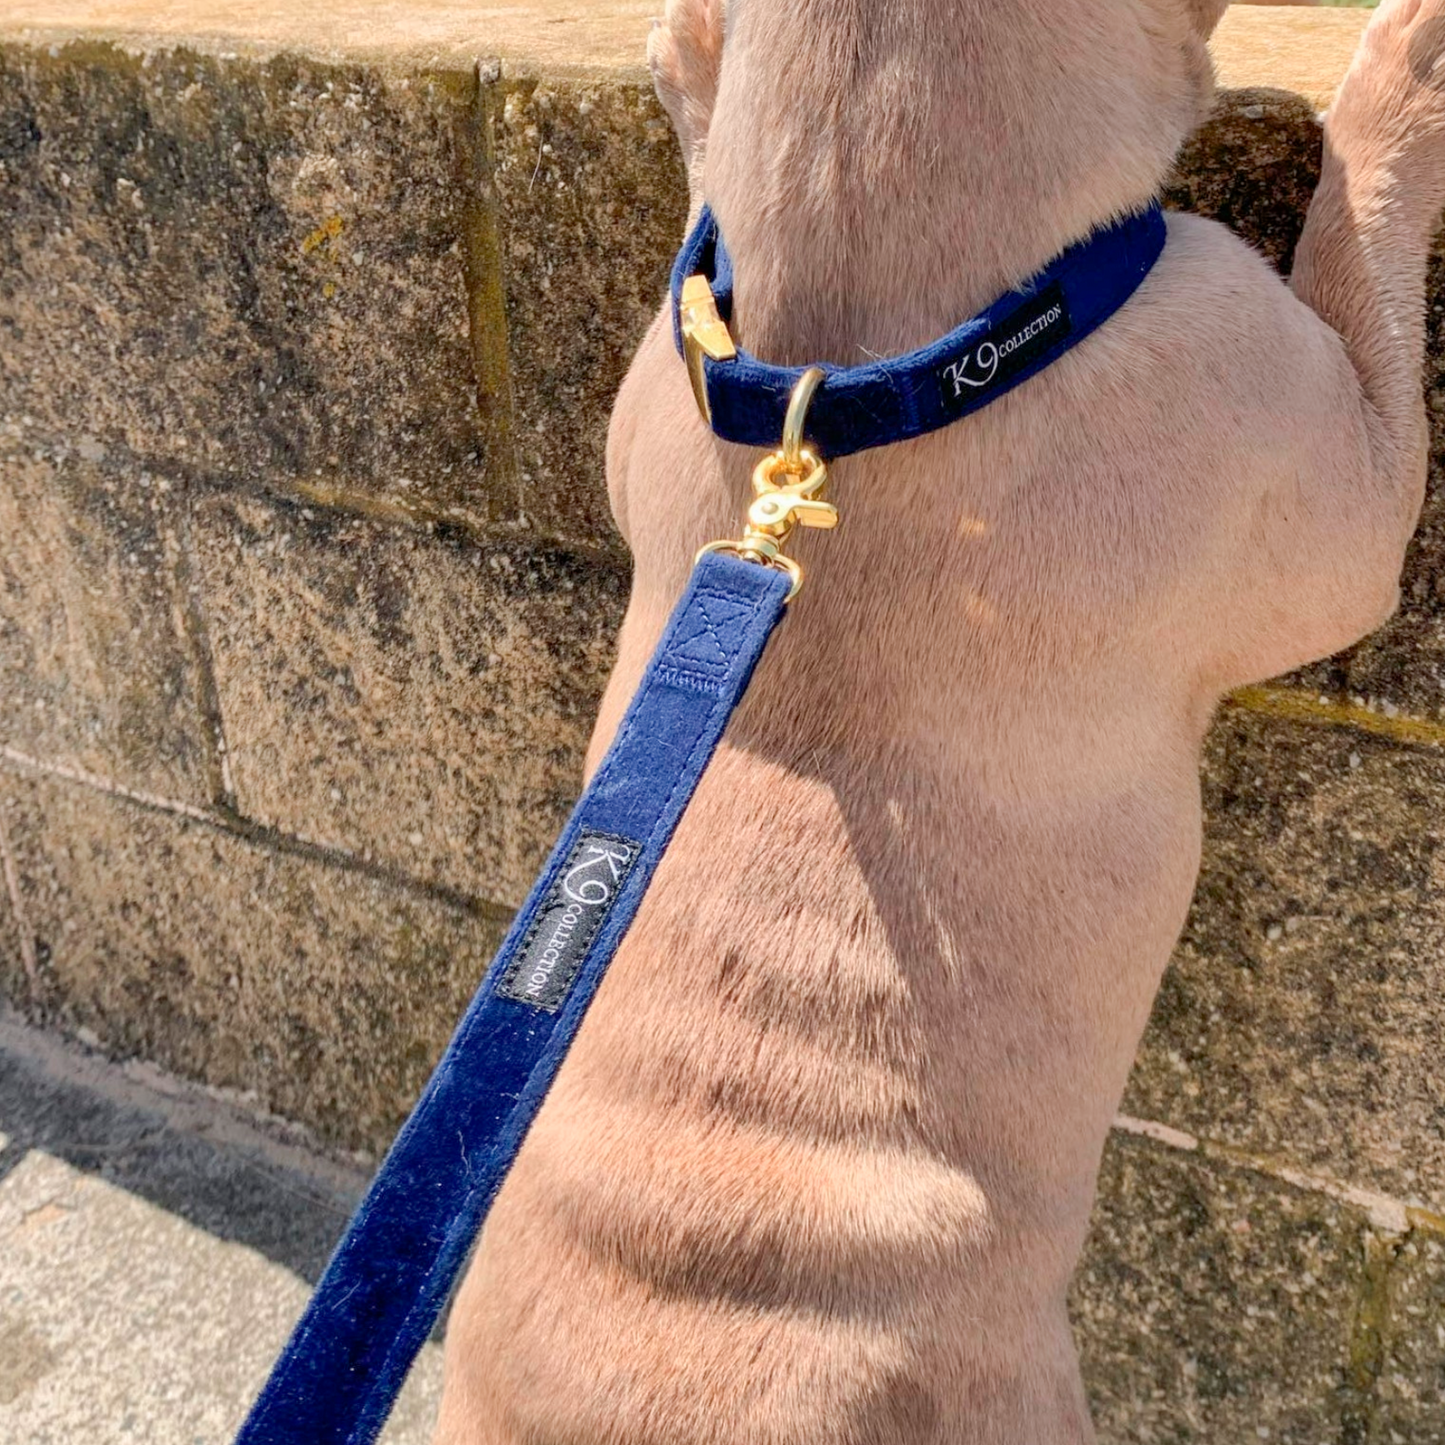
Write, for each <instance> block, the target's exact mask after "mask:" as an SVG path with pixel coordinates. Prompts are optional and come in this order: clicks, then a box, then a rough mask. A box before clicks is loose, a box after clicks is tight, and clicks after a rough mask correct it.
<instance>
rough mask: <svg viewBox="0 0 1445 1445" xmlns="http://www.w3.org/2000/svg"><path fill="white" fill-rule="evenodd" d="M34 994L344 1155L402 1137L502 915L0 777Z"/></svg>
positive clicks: (88, 795) (72, 1024) (106, 1038)
mask: <svg viewBox="0 0 1445 1445" xmlns="http://www.w3.org/2000/svg"><path fill="white" fill-rule="evenodd" d="M0 818H3V825H4V829H5V836H6V837H7V838H8V839H9V842H10V847H11V849H12V851H13V853H14V855H15V861H16V872H17V875H18V883H19V896H20V908H21V910H22V912H23V918H22V920H21V921H22V925H23V927H24V929H25V931H26V934H27V936H28V937H30V938H31V939H32V940H33V942H34V950H35V958H36V962H37V967H38V973H39V979H40V990H39V995H38V997H37V996H36V995H35V993H34V991H33V990H32V989H31V988H30V986H29V985H28V984H27V982H26V980H25V979H24V978H23V977H16V976H15V974H14V963H15V960H14V958H13V957H11V956H7V955H4V954H0V968H4V970H5V972H4V974H3V975H0V995H3V996H5V997H7V998H9V999H11V1000H13V1001H17V1002H23V1003H25V1005H26V1011H27V1013H28V1014H29V1015H30V1016H31V1017H32V1018H37V1019H40V1020H43V1021H47V1022H49V1023H51V1024H57V1025H60V1026H61V1027H63V1028H64V1029H66V1030H67V1031H68V1032H72V1033H76V1032H79V1031H80V1030H85V1031H86V1034H85V1036H86V1037H89V1038H93V1040H94V1041H96V1042H97V1043H98V1044H99V1045H100V1046H101V1047H104V1048H105V1049H106V1050H107V1051H108V1052H110V1053H112V1054H115V1055H122V1056H139V1057H141V1058H144V1059H149V1060H152V1061H154V1062H156V1063H159V1064H161V1065H162V1066H163V1067H165V1068H168V1069H171V1070H173V1071H174V1072H176V1073H179V1074H182V1075H185V1076H187V1077H190V1078H197V1079H204V1080H205V1081H206V1082H207V1083H210V1084H215V1085H220V1086H223V1087H227V1088H232V1089H238V1090H242V1091H244V1092H245V1093H246V1094H247V1095H248V1096H249V1097H250V1098H251V1100H252V1101H253V1102H254V1103H255V1104H257V1105H259V1106H260V1107H262V1108H265V1109H267V1110H269V1111H271V1112H273V1113H278V1114H281V1115H283V1116H285V1117H288V1118H292V1119H296V1120H298V1121H300V1122H302V1123H305V1124H308V1125H310V1126H312V1127H314V1128H315V1129H317V1130H318V1131H319V1132H320V1133H321V1134H322V1135H323V1136H324V1137H325V1138H327V1139H328V1140H330V1141H331V1142H333V1143H334V1144H337V1145H341V1146H343V1147H347V1148H370V1149H373V1150H379V1149H381V1148H383V1147H384V1146H385V1145H386V1144H387V1143H389V1142H390V1139H391V1136H392V1134H393V1133H394V1131H395V1129H396V1127H397V1125H398V1124H399V1123H400V1122H401V1120H402V1119H403V1118H404V1117H405V1115H406V1113H407V1110H408V1109H409V1108H410V1106H411V1104H412V1102H413V1100H414V1099H415V1097H416V1095H417V1094H418V1092H419V1091H420V1089H421V1086H422V1084H423V1083H424V1082H425V1080H426V1077H427V1075H428V1074H429V1072H430V1070H431V1067H432V1065H433V1064H434V1063H435V1061H436V1059H437V1058H438V1057H439V1056H440V1054H441V1052H442V1049H443V1047H444V1045H445V1043H446V1040H447V1039H448V1038H449V1037H450V1034H451V1030H452V1027H453V1026H454V1024H455V1022H456V1020H457V1019H458V1018H459V1017H460V1015H461V1013H462V1010H463V1008H464V1007H465V1004H466V1001H467V999H468V998H469V997H470V996H471V994H472V992H473V990H474V988H475V986H476V984H477V982H478V981H479V980H480V978H481V976H482V974H483V972H484V971H485V970H486V967H487V965H488V963H489V962H490V961H491V957H492V955H493V953H494V952H495V950H496V946H497V944H498V943H499V942H500V935H501V931H502V923H503V920H501V919H500V918H497V917H495V916H487V915H483V914H479V913H477V912H475V911H472V910H468V909H465V908H461V907H457V906H455V905H452V904H448V903H445V902H441V901H437V900H436V899H433V898H430V897H427V896H426V895H424V894H419V893H418V892H416V891H415V890H413V889H411V888H409V887H406V886H404V885H402V884H400V883H396V882H392V881H389V880H387V879H385V878H380V877H377V876H374V875H368V874H367V873H364V872H360V871H353V870H346V869H339V868H337V867H335V866H333V865H331V864H329V863H327V862H326V861H324V860H322V859H318V858H316V857H314V856H306V855H305V854H304V853H298V852H295V851H292V852H282V851H277V850H276V849H275V848H273V847H270V846H266V845H265V844H264V843H263V842H255V841H248V840H246V839H243V838H240V837H237V836H236V835H234V834H232V833H228V832H224V831H222V830H220V829H218V828H216V827H214V826H212V825H211V824H209V823H205V822H201V821H198V820H195V819H192V818H187V817H183V816H176V815H174V814H169V813H164V812H159V811H156V810H153V809H147V808H142V807H138V806H136V805H135V804H133V803H131V802H128V801H126V800H123V799H117V798H111V797H107V796H105V795H104V794H102V793H98V792H96V791H95V790H93V789H89V788H82V787H76V786H74V785H72V784H69V783H65V782H60V781H57V780H55V779H52V778H49V777H45V776H38V775H31V774H25V773H21V772H16V771H12V770H8V769H0Z"/></svg>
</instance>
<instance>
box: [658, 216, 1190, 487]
mask: <svg viewBox="0 0 1445 1445" xmlns="http://www.w3.org/2000/svg"><path fill="white" fill-rule="evenodd" d="M1164 239H1165V224H1164V215H1163V212H1162V211H1161V210H1160V209H1159V207H1158V206H1157V205H1154V206H1150V207H1149V208H1148V209H1147V210H1144V211H1141V212H1139V213H1138V214H1137V215H1133V216H1129V217H1127V218H1126V219H1124V220H1122V221H1118V222H1116V223H1115V224H1114V225H1112V226H1106V227H1104V228H1103V229H1102V230H1098V231H1095V232H1094V233H1093V235H1091V236H1089V237H1087V238H1086V239H1085V240H1083V241H1080V242H1079V243H1078V244H1077V245H1074V246H1071V247H1069V249H1068V250H1067V251H1065V252H1064V253H1063V254H1062V255H1061V256H1059V257H1058V258H1057V259H1055V260H1054V261H1052V262H1051V263H1050V264H1049V265H1048V266H1046V267H1045V268H1044V269H1043V270H1042V271H1040V272H1039V274H1038V275H1037V276H1035V277H1034V278H1033V279H1032V280H1030V281H1029V282H1027V283H1026V284H1025V285H1023V286H1021V287H1020V288H1019V289H1018V290H1017V291H1011V292H1009V293H1008V294H1007V295H1006V296H1002V297H1000V298H999V299H998V300H997V301H995V302H994V303H993V305H992V306H990V307H989V308H988V309H987V310H986V311H983V312H980V313H979V315H977V316H975V317H974V318H973V319H972V320H970V321H966V322H964V323H963V324H962V325H961V326H958V327H955V328H954V329H953V330H952V331H950V332H949V333H948V334H947V335H946V336H943V337H940V338H939V339H938V340H937V341H935V342H933V343H932V344H931V345H929V346H925V347H923V348H922V349H921V350H919V351H912V352H909V353H908V354H907V355H906V356H891V357H888V358H887V359H886V360H881V361H876V362H871V363H869V364H867V365H863V366H849V367H840V366H828V365H824V366H823V368H822V369H823V372H824V381H823V384H822V386H821V388H820V389H819V391H818V393H817V395H816V396H815V397H814V398H813V403H812V406H811V407H810V408H809V410H808V426H807V440H808V442H809V444H810V445H811V446H812V448H813V450H814V451H816V452H817V453H818V455H819V456H823V457H827V458H828V459H829V460H830V461H831V460H833V459H834V458H835V457H844V456H848V455H850V454H851V453H853V452H860V451H863V450H865V449H866V448H868V447H881V446H888V445H891V444H892V443H893V442H901V441H907V440H908V439H909V438H911V437H916V436H922V435H923V434H924V433H925V432H930V431H936V430H938V429H939V428H940V427H944V426H947V425H948V424H949V423H950V422H955V421H957V420H959V418H960V417H965V416H967V415H969V413H970V412H975V411H978V410H979V409H980V408H982V407H985V406H987V405H988V404H989V403H990V402H991V401H996V400H997V399H998V398H999V397H1000V396H1002V395H1003V393H1004V392H1006V391H1009V390H1011V389H1012V388H1013V387H1015V386H1018V385H1019V384H1020V383H1021V382H1024V381H1027V380H1028V379H1029V377H1031V376H1033V375H1035V374H1036V373H1037V372H1040V371H1042V370H1043V369H1044V368H1045V367H1046V366H1048V365H1049V364H1050V362H1053V361H1056V360H1057V359H1058V358H1059V357H1060V356H1062V355H1063V353H1064V352H1066V351H1067V350H1069V348H1070V347H1072V346H1076V345H1077V344H1078V343H1079V342H1080V341H1082V340H1083V339H1084V337H1086V336H1087V335H1089V333H1090V332H1091V331H1094V330H1095V329H1096V328H1097V327H1099V326H1101V325H1102V324H1103V323H1104V322H1105V321H1107V320H1108V319H1109V317H1111V316H1112V315H1113V314H1114V313H1115V312H1116V311H1117V310H1118V309H1119V308H1120V307H1121V306H1122V305H1123V304H1124V303H1125V302H1126V301H1127V300H1128V299H1129V298H1130V296H1132V295H1133V294H1134V292H1135V291H1136V290H1137V289H1138V288H1139V285H1140V283H1141V282H1142V281H1143V280H1144V278H1145V276H1147V275H1148V274H1149V272H1150V270H1151V269H1152V268H1153V265H1154V262H1155V261H1157V260H1158V259H1159V253H1160V252H1161V251H1162V250H1163V249H1164ZM694 275H701V276H704V277H706V278H707V280H708V281H709V282H710V283H711V286H712V292H713V297H714V299H715V300H716V302H717V308H718V313H719V315H720V316H721V317H722V319H723V321H727V320H729V318H730V317H731V315H732V303H733V268H732V260H731V258H730V257H729V256H728V252H727V247H726V246H725V245H724V244H723V239H722V235H721V233H720V232H719V230H718V226H717V222H716V220H715V219H714V218H713V214H712V212H711V211H710V210H709V209H708V208H707V207H704V208H703V212H702V215H701V217H700V218H699V220H698V222H697V225H696V226H694V227H693V229H692V232H691V234H690V235H689V236H688V238H687V241H686V242H685V243H684V245H683V248H682V250H681V252H680V253H679V254H678V258H677V263H676V264H675V265H674V267H673V270H672V316H673V337H674V340H675V341H676V343H677V348H678V350H679V351H681V350H682V349H683V344H682V324H681V317H680V303H681V298H682V285H683V282H684V281H686V280H687V278H688V277H689V276H694ZM702 365H703V375H704V377H705V381H706V387H707V399H708V404H709V407H710V409H711V416H710V417H709V420H710V421H711V423H712V429H713V430H714V431H715V432H716V433H717V434H718V436H720V437H722V438H723V439H724V440H726V441H730V442H742V443H744V444H746V445H748V446H759V447H774V446H776V445H777V444H778V438H779V437H780V436H781V435H782V430H783V417H784V414H785V413H786V411H787V409H788V398H789V397H790V396H791V395H792V392H793V387H794V386H795V385H796V384H797V381H798V378H799V377H800V376H801V375H802V374H803V370H804V368H802V367H800V366H798V367H788V366H769V365H768V364H766V363H765V362H761V361H759V360H758V359H757V358H756V357H754V356H750V355H749V354H748V353H747V352H746V351H743V350H741V349H739V351H738V353H737V355H736V356H735V357H734V358H732V359H731V360H727V361H718V360H714V359H713V358H712V357H707V358H705V359H704V361H703V363H702Z"/></svg>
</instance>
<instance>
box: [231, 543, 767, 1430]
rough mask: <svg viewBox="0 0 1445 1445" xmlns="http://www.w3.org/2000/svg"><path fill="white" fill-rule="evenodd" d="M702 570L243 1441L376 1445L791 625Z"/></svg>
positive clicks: (736, 567)
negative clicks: (738, 714) (778, 631)
mask: <svg viewBox="0 0 1445 1445" xmlns="http://www.w3.org/2000/svg"><path fill="white" fill-rule="evenodd" d="M788 587H789V579H788V578H787V576H786V575H785V574H784V573H782V572H779V571H776V570H775V569H773V568H771V567H760V566H757V565H755V564H753V563H750V562H744V561H742V560H740V559H738V558H736V557H731V556H725V555H719V554H716V553H714V554H711V555H708V556H705V557H703V558H702V560H701V561H700V562H699V563H698V565H697V568H696V570H695V571H694V573H693V577H692V581H691V583H690V585H689V587H688V589H687V592H686V594H685V595H684V596H683V599H682V601H681V602H680V603H679V604H678V607H677V610H676V611H675V612H674V613H673V615H672V619H671V621H670V622H669V623H668V627H667V631H666V632H665V633H664V635H663V638H662V641H661V643H660V644H659V645H658V648H657V651H656V652H655V653H654V654H653V658H652V661H651V663H650V664H649V665H648V669H647V673H646V675H645V676H644V678H643V681H642V686H641V688H640V689H639V690H638V693H637V695H636V697H635V698H634V699H633V701H632V705H631V706H630V707H629V708H628V711H627V715H626V717H625V718H624V719H623V721H622V725H621V727H620V728H619V730H618V733H617V738H616V740H615V741H614V742H613V744H612V747H611V749H610V750H609V752H608V754H607V756H606V758H605V759H604V760H603V762H602V765H601V766H600V767H599V768H598V770H597V773H596V775H595V776H594V777H593V779H592V781H591V783H590V784H589V785H588V787H587V790H586V792H584V793H583V795H582V798H581V800H580V801H579V802H578V804H577V806H576V808H575V809H574V810H573V813H572V816H571V818H570V819H569V820H568V823H567V826H566V828H565V830H564V831H563V833H562V837H561V839H560V840H559V841H558V843H557V846H556V848H555V849H554V850H553V852H552V856H551V858H550V859H549V860H548V862H547V866H546V867H545V869H544V870H543V872H542V876H541V877H540V878H539V879H538V881H537V884H536V886H535V887H534V888H533V890H532V892H531V894H530V896H529V897H528V899H527V901H526V903H525V904H524V905H523V907H522V911H521V912H520V913H519V914H518V915H517V918H516V920H515V922H514V923H513V924H512V928H511V931H510V932H509V933H508V934H507V937H506V939H505V941H504V942H503V944H502V947H501V951H500V952H499V953H498V954H497V957H496V959H495V961H494V962H493V964H492V966H491V968H490V969H489V970H488V972H487V976H486V978H485V980H484V981H483V983H482V986H481V988H480V990H479V991H478V993H477V995H476V997H475V998H474V999H473V1000H472V1003H471V1006H470V1007H469V1008H468V1010H467V1013H466V1015H465V1017H464V1018H463V1019H462V1022H461V1025H460V1027H459V1028H458V1029H457V1032H456V1034H455V1036H454V1037H453V1039H452V1042H451V1045H450V1047H449V1048H448V1049H447V1052H446V1054H445V1055H444V1057H443V1058H442V1061H441V1063H440V1064H439V1065H438V1066H437V1070H436V1072H435V1073H434V1074H433V1075H432V1078H431V1082H430V1083H429V1084H428V1085H427V1087H426V1091H425V1092H424V1093H423V1095H422V1097H421V1101H420V1102H419V1103H418V1104H417V1106H416V1109H415V1111H414V1112H413V1113H412V1116H411V1118H410V1119H408V1120H407V1123H406V1125H405V1127H404V1128H403V1129H402V1131H401V1133H400V1134H399V1135H398V1136H397V1139H396V1142H395V1143H394V1144H393V1145H392V1147H391V1151H390V1153H389V1154H388V1155H387V1157H386V1161H385V1163H384V1164H383V1165H382V1168H381V1171H380V1173H379V1174H378V1175H377V1177H376V1179H375V1181H374V1182H373V1184H372V1186H371V1188H370V1191H369V1192H368V1193H367V1196H366V1198H365V1200H363V1202H362V1204H361V1207H360V1208H359V1209H358V1210H357V1212H356V1215H355V1217H354V1218H353V1219H352V1221H351V1224H350V1226H349V1228H348V1229H347V1231H346V1235H345V1237H344V1238H343V1239H342V1241H341V1243H340V1244H339V1245H338V1246H337V1249H336V1252H335V1254H334V1255H333V1256H332V1258H331V1262H330V1264H328V1265H327V1267H326V1273H325V1274H324V1275H323V1276H322V1278H321V1282H320V1283H319V1284H318V1285H317V1287H316V1292H315V1294H314V1295H313V1297H312V1299H311V1303H310V1304H309V1305H308V1306H307V1309H306V1312H305V1314H304V1315H303V1316H302V1317H301V1321H300V1323H299V1324H298V1325H297V1326H296V1330H295V1332H294V1333H293V1334H292V1336H291V1339H290V1341H289V1342H288V1344H287V1345H286V1348H285V1350H284V1352H283V1353H282V1355H281V1358H280V1359H279V1360H278V1361H277V1363H276V1366H275V1368H274V1370H273V1371H272V1373H271V1378H270V1379H269V1380H268V1381H267V1384H266V1387H265V1389H264V1390H263V1391H262V1392H261V1396H260V1398H259V1399H258V1400H257V1401H256V1404H255V1405H254V1407H253V1408H252V1410H251V1413H250V1415H249V1416H248V1418H247V1420H246V1423H245V1424H244V1425H243V1426H242V1428H241V1433H240V1435H239V1436H238V1437H237V1445H283V1442H284V1445H368V1442H370V1441H373V1440H375V1438H376V1436H377V1434H378V1433H379V1431H380V1430H381V1427H382V1425H383V1424H384V1423H385V1421H386V1417H387V1415H388V1414H389V1413H390V1410H391V1406H392V1403H393V1401H394V1400H395V1398H396V1394H397V1391H398V1390H399V1389H400V1388H401V1385H402V1381H403V1380H404V1379H405V1377H406V1373H407V1370H408V1369H409V1368H410V1367H411V1364H412V1361H413V1359H414V1358H415V1357H416V1353H417V1351H418V1350H419V1349H420V1348H421V1346H422V1344H423V1343H424V1342H425V1340H426V1338H427V1336H428V1334H429V1333H430V1331H431V1328H432V1325H433V1324H434V1323H435V1321H436V1317H437V1314H438V1312H439V1311H440V1309H441V1307H442V1305H443V1303H444V1302H445V1300H446V1297H447V1292H448V1290H449V1289H450V1287H451V1284H452V1281H453V1280H454V1279H455V1278H456V1275H457V1272H458V1271H459V1270H460V1269H461V1266H462V1264H463V1262H464V1261H465V1259H466V1255H467V1251H468V1250H469V1249H470V1248H471V1244H472V1240H473V1239H474V1237H475V1236H476V1233H477V1230H478V1228H479V1227H480V1225H481V1221H482V1219H483V1217H484V1215H485V1214H486V1212H487V1208H488V1206H489V1205H490V1204H491V1201H492V1199H493V1197H494V1196H495V1194H496V1192H497V1190H498V1189H499V1188H500V1187H501V1184H502V1181H503V1179H504V1178H505V1177H506V1175H507V1171H508V1170H509V1169H510V1168H511V1165H512V1162H513V1160H514V1159H515V1158H516V1155H517V1151H518V1150H519V1149H520V1148H521V1145H522V1140H523V1138H524V1137H525V1136H526V1133H527V1130H528V1128H529V1127H530V1126H531V1124H532V1121H533V1119H534V1118H535V1117H536V1114H537V1110H538V1109H539V1108H540V1107H541V1104H542V1100H543V1099H544V1098H545V1097H546V1094H547V1090H548V1089H549V1087H550V1086H551V1084H552V1081H553V1079H554V1078H555V1077H556V1074H557V1070H558V1069H559V1068H560V1067H561V1064H562V1060H563V1059H564V1058H565V1057H566V1054H567V1050H568V1048H569V1046H570V1045H571V1043H572V1040H573V1038H574V1036H575V1035H576V1033H577V1029H578V1027H579V1026H580V1024H581V1022H582V1017H583V1015H584V1013H585V1012H586V1010H587V1006H588V1004H589V1003H591V1001H592V997H593V995H594V993H595V992H596V990H597V986H598V984H599V983H600V982H601V981H602V975H603V974H604V972H605V971H606V969H607V965H608V963H609V962H610V961H611V959H612V955H613V954H614V953H615V952H616V950H617V946H618V944H619V943H620V942H621V941H622V937H623V935H624V934H625V933H626V932H627V928H628V925H629V924H630V923H631V922H632V920H633V918H634V916H635V915H636V913H637V909H638V906H639V905H640V904H641V902H642V898H643V894H644V893H645V891H646V889H647V885H648V882H649V880H650V879H651V877H652V873H653V870H654V869H655V868H656V867H657V864H658V861H659V860H660V859H661V857H662V854H663V851H664V849H665V848H666V847H667V844H668V841H669V840H670V839H671V837H672V833H673V830H674V829H675V828H676V827H677V823H678V820H679V819H680V818H681V816H682V813H683V809H684V808H686V806H687V803H688V800H689V799H690V798H691V797H692V794H693V791H694V789H695V788H696V787H697V784H698V780H699V778H701V776H702V773H703V769H704V768H705V767H706V766H707V763H708V760H709V759H710V758H711V757H712V755H713V752H714V751H715V750H716V748H717V745H718V741H719V739H720V738H721V737H722V734H723V729H724V727H725V726H726V725H727V721H728V718H729V717H730V716H731V714H732V712H733V709H734V708H735V707H736V705H737V703H738V701H739V699H740V698H741V697H742V695H743V692H744V690H745V689H746V687H747V685H748V679H749V678H750V677H751V676H752V671H753V667H754V666H755V665H756V663H757V660H758V658H759V657H760V656H761V655H762V652H763V648H764V647H765V646H766V644H767V641H768V638H769V636H770V635H771V634H772V631H773V628H774V627H775V626H776V625H777V622H778V619H779V618H780V617H781V615H782V611H783V604H784V599H785V597H786V595H787V592H788Z"/></svg>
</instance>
